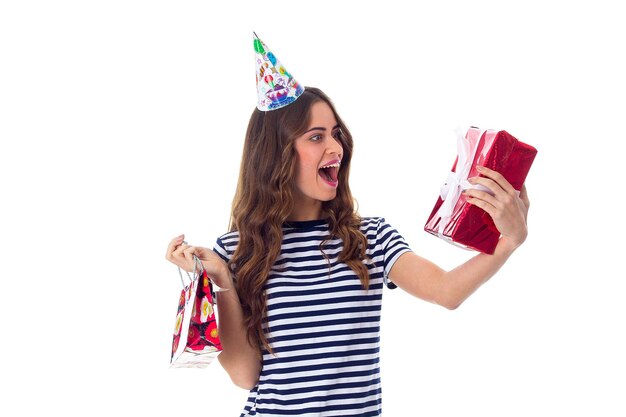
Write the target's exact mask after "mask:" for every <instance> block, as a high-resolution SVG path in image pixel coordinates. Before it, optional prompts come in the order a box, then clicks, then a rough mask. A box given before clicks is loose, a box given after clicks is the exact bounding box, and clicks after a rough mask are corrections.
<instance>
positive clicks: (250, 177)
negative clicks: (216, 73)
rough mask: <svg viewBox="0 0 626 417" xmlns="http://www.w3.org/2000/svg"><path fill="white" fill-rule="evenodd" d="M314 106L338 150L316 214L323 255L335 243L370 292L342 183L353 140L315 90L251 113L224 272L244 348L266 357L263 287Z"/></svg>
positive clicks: (356, 222)
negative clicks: (331, 181)
mask: <svg viewBox="0 0 626 417" xmlns="http://www.w3.org/2000/svg"><path fill="white" fill-rule="evenodd" d="M320 101H323V102H325V103H326V104H328V106H330V108H331V109H332V111H333V113H334V115H335V118H336V119H337V123H338V124H339V127H340V135H339V140H340V141H341V145H342V147H343V158H342V160H341V168H340V170H339V173H338V174H339V185H338V187H337V194H336V197H335V198H334V199H333V200H330V201H324V202H323V203H322V211H323V213H322V216H323V218H326V219H328V222H329V230H330V235H329V237H328V239H327V240H325V241H323V242H322V243H321V244H320V249H322V253H323V245H324V243H325V242H327V241H328V240H329V239H332V238H340V239H341V240H342V241H343V250H342V252H341V254H340V255H339V262H345V263H346V264H347V265H348V266H349V267H350V268H351V269H352V270H353V271H354V272H355V273H356V274H357V275H358V277H359V279H360V280H361V284H362V286H363V288H365V289H368V288H369V274H368V269H367V267H366V266H365V265H364V264H363V261H364V260H366V259H368V258H367V256H366V254H365V250H366V248H367V239H366V238H365V236H364V235H363V233H361V231H360V229H359V226H360V224H361V217H360V216H359V215H358V213H357V211H356V210H355V208H354V199H353V198H352V194H351V192H350V186H349V184H348V178H349V175H350V160H351V158H352V148H353V142H352V136H351V135H350V131H349V130H348V128H347V126H346V125H345V123H344V122H343V121H342V120H341V118H340V117H339V115H338V114H337V111H336V110H335V107H334V105H333V104H332V102H331V101H330V99H329V98H328V96H326V94H324V93H323V92H322V91H321V90H319V89H317V88H314V87H306V88H305V91H304V93H303V94H302V95H301V96H300V97H298V99H297V100H296V101H295V102H293V103H291V104H289V105H288V106H286V107H283V108H280V109H278V110H272V111H268V112H262V111H259V110H258V109H255V110H254V112H253V113H252V116H251V117H250V122H249V124H248V130H247V132H246V139H245V143H244V148H243V156H242V158H241V168H240V171H239V181H238V184H237V191H236V193H235V197H234V199H233V206H232V213H231V219H230V226H229V229H230V231H231V232H232V231H238V232H239V244H238V247H237V249H236V250H235V253H234V255H233V257H232V259H231V260H230V262H229V263H228V266H229V268H230V270H231V271H232V272H233V274H234V276H235V285H236V289H237V293H238V295H239V299H240V301H241V306H242V308H243V315H244V324H245V326H246V329H247V335H248V340H249V342H250V343H251V345H252V346H261V345H263V346H264V347H265V348H266V349H267V350H268V351H269V352H272V353H273V350H272V348H271V346H270V345H269V343H268V339H267V337H266V336H265V333H264V332H263V327H262V323H263V321H264V317H265V316H266V313H267V299H266V294H265V290H264V286H265V282H266V281H267V278H268V276H269V273H270V269H271V268H272V265H273V264H274V262H275V261H276V259H277V258H278V256H279V255H280V249H281V243H282V239H283V232H282V226H283V223H284V222H285V221H286V220H287V218H288V217H289V215H290V214H291V212H292V211H293V208H294V199H293V193H294V190H295V187H296V185H295V176H296V159H297V155H296V151H295V148H294V140H295V139H296V138H297V137H299V136H301V135H303V134H304V133H305V132H306V130H307V129H308V127H309V123H310V120H311V107H312V106H313V104H314V103H317V102H320ZM326 259H328V258H326ZM268 329H269V328H268Z"/></svg>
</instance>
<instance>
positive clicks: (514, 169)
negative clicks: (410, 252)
mask: <svg viewBox="0 0 626 417" xmlns="http://www.w3.org/2000/svg"><path fill="white" fill-rule="evenodd" d="M464 140H465V141H466V143H465V144H466V145H467V144H471V145H473V146H476V153H475V155H474V157H473V159H472V162H471V168H470V169H469V173H468V175H467V178H471V177H477V176H483V177H484V176H485V175H482V174H480V173H479V172H478V171H477V170H476V165H482V166H485V167H487V168H489V169H492V170H494V171H497V172H499V173H500V174H502V175H503V176H504V178H506V180H507V181H508V182H510V183H511V185H512V186H513V188H515V189H516V190H517V191H518V192H519V191H520V190H521V188H522V185H523V184H524V181H525V180H526V176H527V175H528V171H529V170H530V166H531V165H532V163H533V160H534V159H535V156H536V154H537V149H535V148H534V147H532V146H530V145H527V144H525V143H523V142H520V141H519V140H517V139H516V138H514V137H513V136H512V135H510V134H509V133H507V132H506V131H504V130H501V131H495V130H481V129H478V128H475V127H471V128H469V129H468V131H467V133H466V134H465V138H464ZM469 158H471V156H470V157H469ZM458 163H459V156H457V158H456V160H455V161H454V164H453V166H452V172H456V170H457V164H458ZM467 178H462V179H463V180H466V179H467ZM450 198H452V201H451V202H450V203H451V206H450V207H453V208H452V210H451V213H450V215H449V219H446V217H447V216H446V217H443V218H442V213H441V212H442V211H443V210H440V209H441V206H442V205H443V203H444V198H442V196H439V198H438V199H437V202H436V203H435V207H434V208H433V211H432V212H431V213H430V216H429V217H428V221H427V222H426V225H425V226H424V230H425V231H427V232H428V233H431V234H433V235H435V236H437V237H440V238H442V239H444V240H446V241H448V242H450V243H453V244H456V245H457V246H461V247H463V248H466V249H474V250H477V251H480V252H483V253H488V254H493V253H494V251H495V249H496V246H497V244H498V240H499V239H500V232H499V231H498V229H497V228H496V226H495V224H494V223H493V219H492V218H491V216H490V215H489V213H487V212H486V211H484V210H483V209H481V208H480V207H478V206H475V205H473V204H469V203H467V201H466V197H465V196H464V195H463V194H459V195H458V197H457V196H456V195H452V196H450Z"/></svg>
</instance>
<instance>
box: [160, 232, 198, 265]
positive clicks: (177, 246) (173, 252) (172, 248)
mask: <svg viewBox="0 0 626 417" xmlns="http://www.w3.org/2000/svg"><path fill="white" fill-rule="evenodd" d="M184 238H185V236H184V235H180V236H178V237H175V238H174V239H172V241H171V242H170V244H169V245H168V246H167V253H166V254H165V259H167V260H168V261H170V262H172V263H173V264H174V265H176V266H178V267H180V268H182V269H184V270H185V271H187V272H190V271H193V262H194V261H193V253H194V249H195V248H194V247H193V246H190V245H188V244H187V243H184V241H183V239H184Z"/></svg>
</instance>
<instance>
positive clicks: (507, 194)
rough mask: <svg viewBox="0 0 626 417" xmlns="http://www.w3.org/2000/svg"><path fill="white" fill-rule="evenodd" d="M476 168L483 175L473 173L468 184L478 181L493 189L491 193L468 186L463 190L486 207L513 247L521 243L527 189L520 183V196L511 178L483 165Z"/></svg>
mask: <svg viewBox="0 0 626 417" xmlns="http://www.w3.org/2000/svg"><path fill="white" fill-rule="evenodd" d="M477 169H478V171H479V172H480V173H481V174H483V175H485V177H473V178H469V179H468V181H469V182H470V183H471V184H481V185H484V186H485V187H487V188H489V189H490V190H491V191H492V192H493V194H494V195H493V196H492V195H490V194H489V193H487V192H485V191H480V190H476V189H468V190H465V191H464V195H465V196H466V197H467V201H468V202H469V203H471V204H474V205H475V206H478V207H480V208H481V209H483V210H485V211H486V212H487V213H489V215H490V216H491V218H492V219H493V222H494V224H495V225H496V227H497V228H498V230H499V231H500V233H501V234H502V237H505V238H507V239H508V240H509V241H510V242H511V243H512V245H513V247H514V248H516V247H518V246H519V245H521V244H522V243H523V242H524V240H526V236H527V235H528V229H527V227H526V218H527V217H528V207H529V206H530V201H529V200H528V194H527V193H526V186H525V185H522V189H521V190H520V195H519V197H518V196H517V192H516V191H515V189H514V188H513V186H512V185H511V183H510V182H508V181H507V180H506V179H505V178H504V177H503V176H502V175H501V174H500V173H499V172H497V171H494V170H491V169H489V168H486V167H480V168H478V167H477Z"/></svg>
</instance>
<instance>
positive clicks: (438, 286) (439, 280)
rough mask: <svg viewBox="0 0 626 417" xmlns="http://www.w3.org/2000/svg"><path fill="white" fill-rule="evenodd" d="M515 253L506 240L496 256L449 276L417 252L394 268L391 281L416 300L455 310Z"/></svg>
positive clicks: (403, 257)
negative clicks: (416, 298)
mask: <svg viewBox="0 0 626 417" xmlns="http://www.w3.org/2000/svg"><path fill="white" fill-rule="evenodd" d="M514 250H515V247H514V245H512V244H511V242H510V241H508V240H507V239H506V238H504V237H503V238H500V241H499V242H498V246H496V250H495V252H494V254H493V255H487V254H485V253H479V254H478V255H476V256H474V257H473V258H472V259H470V260H468V261H467V262H465V263H464V264H461V265H459V266H458V267H456V268H454V269H453V270H451V271H448V272H446V271H444V270H443V269H441V268H440V267H438V266H437V265H435V264H434V263H432V262H430V261H429V260H427V259H424V258H422V257H420V256H418V255H416V254H415V253H413V252H406V253H404V254H402V255H401V256H400V258H398V260H397V261H396V263H395V264H394V265H393V267H392V268H391V271H390V273H389V278H391V280H392V281H393V282H394V283H395V284H396V285H397V286H398V287H400V288H402V289H403V290H405V291H406V292H408V293H409V294H411V295H413V296H415V297H418V298H421V299H423V300H426V301H430V302H432V303H436V304H439V305H442V306H444V307H446V308H448V309H450V310H454V309H455V308H457V307H459V306H460V305H461V304H462V303H463V301H465V300H466V299H467V298H468V297H469V296H470V295H472V293H473V292H474V291H476V290H477V289H478V288H479V287H480V286H481V285H482V284H484V283H485V282H487V281H488V280H489V278H491V277H492V276H493V275H494V274H495V273H496V272H497V271H498V270H499V269H500V267H501V266H502V265H504V263H505V262H506V260H507V259H508V258H509V256H510V255H511V254H512V253H513V251H514Z"/></svg>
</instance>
